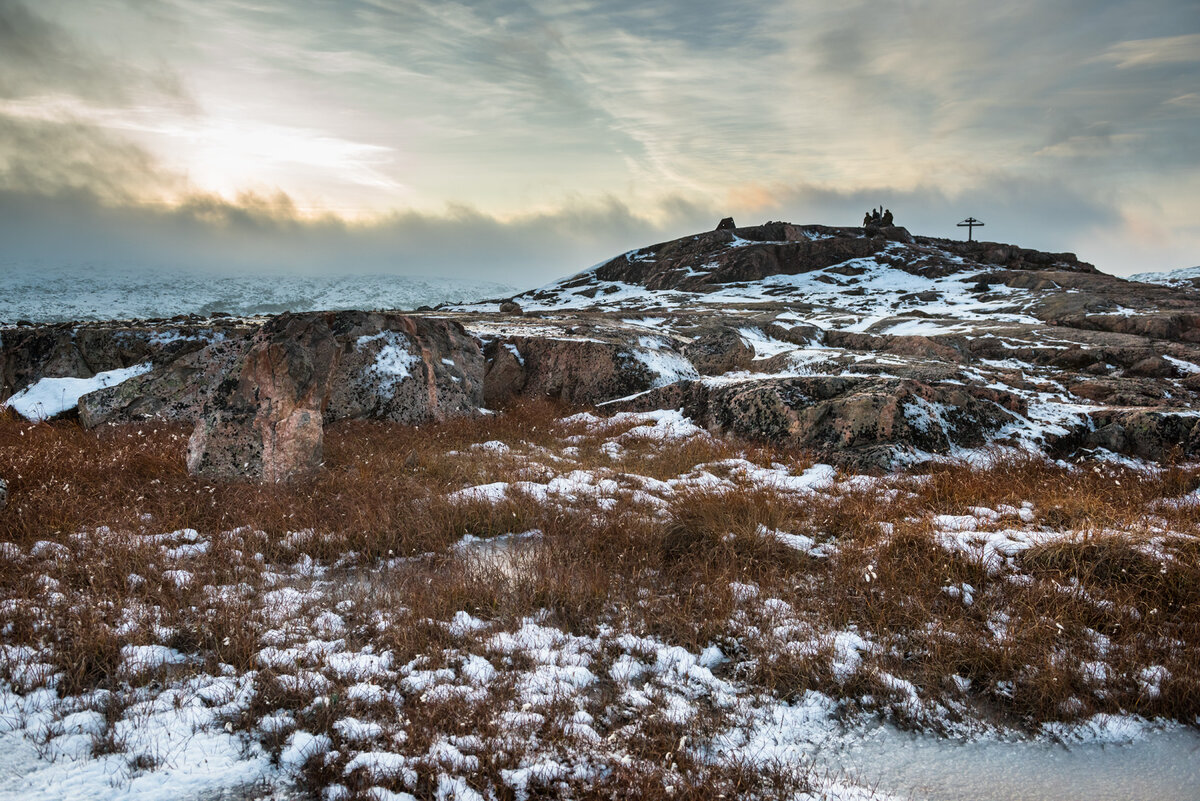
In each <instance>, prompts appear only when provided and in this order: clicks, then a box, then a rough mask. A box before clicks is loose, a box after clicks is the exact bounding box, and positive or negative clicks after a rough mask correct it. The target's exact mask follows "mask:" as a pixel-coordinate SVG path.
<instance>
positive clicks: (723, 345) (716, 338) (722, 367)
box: [683, 326, 754, 375]
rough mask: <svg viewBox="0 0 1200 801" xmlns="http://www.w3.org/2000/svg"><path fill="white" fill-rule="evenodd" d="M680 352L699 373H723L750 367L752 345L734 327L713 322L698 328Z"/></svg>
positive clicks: (752, 351) (752, 357) (752, 354)
mask: <svg viewBox="0 0 1200 801" xmlns="http://www.w3.org/2000/svg"><path fill="white" fill-rule="evenodd" d="M683 355H684V356H686V357H687V358H688V361H690V362H691V363H692V364H693V365H695V367H696V370H697V371H699V372H700V374H701V375H724V374H725V373H728V372H730V371H731V370H745V369H747V368H749V367H750V365H751V363H752V362H753V361H754V347H753V346H751V345H749V344H747V343H746V341H745V340H744V339H742V336H741V334H739V333H738V331H737V329H736V328H733V327H731V326H712V327H708V328H703V329H701V330H700V331H699V332H697V333H696V335H695V338H694V339H693V340H692V341H691V342H689V343H688V344H687V345H685V346H684V347H683Z"/></svg>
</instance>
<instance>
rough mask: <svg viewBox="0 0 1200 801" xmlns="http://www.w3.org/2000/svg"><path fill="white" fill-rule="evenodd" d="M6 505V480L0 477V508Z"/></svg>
mask: <svg viewBox="0 0 1200 801" xmlns="http://www.w3.org/2000/svg"><path fill="white" fill-rule="evenodd" d="M7 505H8V482H7V481H5V480H4V479H2V478H0V509H3V508H4V507H5V506H7Z"/></svg>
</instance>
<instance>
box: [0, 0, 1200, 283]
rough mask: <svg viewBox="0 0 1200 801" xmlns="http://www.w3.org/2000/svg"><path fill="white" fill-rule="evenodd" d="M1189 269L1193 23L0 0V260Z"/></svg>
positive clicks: (1018, 2)
mask: <svg viewBox="0 0 1200 801" xmlns="http://www.w3.org/2000/svg"><path fill="white" fill-rule="evenodd" d="M880 203H882V204H884V205H886V206H889V207H890V208H891V209H892V210H893V211H894V212H895V214H896V217H897V221H898V222H899V223H901V224H904V225H907V226H908V227H909V228H910V230H912V231H913V232H914V233H918V234H926V235H932V236H959V235H960V234H961V229H956V228H955V226H954V223H956V222H958V221H959V220H961V219H962V218H964V217H966V216H968V215H974V216H975V217H978V218H981V219H983V220H985V221H986V223H987V227H986V228H985V229H984V231H983V233H985V234H986V237H985V238H989V239H996V240H999V241H1005V242H1014V243H1017V244H1020V245H1024V246H1029V247H1037V248H1040V249H1045V250H1071V251H1075V252H1077V253H1078V254H1079V255H1080V256H1081V257H1082V258H1084V259H1086V260H1088V261H1091V262H1093V263H1095V264H1096V265H1097V266H1099V267H1100V268H1101V269H1104V270H1107V271H1109V272H1115V273H1119V274H1124V273H1131V272H1135V271H1139V270H1161V269H1175V268H1180V267H1190V266H1193V265H1196V264H1200V3H1197V2H1195V0H1173V1H1171V2H1168V1H1167V0H1128V1H1126V2H1103V1H1102V0H1054V2H1047V0H1005V1H1004V2H995V0H986V1H983V2H977V1H976V0H897V1H896V2H879V0H874V2H856V0H774V1H771V0H753V1H751V0H739V2H729V0H721V1H720V2H710V1H709V0H660V1H659V2H645V1H644V0H643V1H641V2H634V1H633V0H610V1H609V2H599V1H598V0H597V1H593V0H558V1H554V0H497V1H496V2H477V3H455V2H410V1H409V0H338V2H333V0H0V263H2V264H9V265H12V264H17V263H36V264H40V265H44V266H47V267H54V266H58V265H61V264H81V263H133V264H140V265H146V266H153V267H161V268H171V267H182V268H192V269H194V268H199V267H211V266H222V267H234V268H237V269H246V268H249V267H255V268H257V267H264V268H265V267H274V268H287V269H296V270H320V271H326V272H333V271H340V272H349V273H364V272H379V271H381V270H391V271H396V272H401V273H410V274H421V275H463V276H473V277H480V278H489V279H493V280H497V281H502V282H506V283H512V284H517V285H532V284H536V283H541V282H544V281H546V280H549V279H552V278H554V277H557V276H559V275H562V274H565V273H569V272H574V271H577V270H578V269H580V268H582V267H585V266H587V265H589V264H591V263H593V262H595V261H598V260H600V259H602V258H605V257H608V256H611V255H613V254H615V253H617V252H620V251H623V250H627V249H629V248H632V247H635V246H639V245H643V244H649V243H651V242H654V241H659V240H662V239H665V238H670V237H675V236H679V235H683V234H686V233H690V232H694V231H697V230H703V229H707V228H711V227H713V226H714V225H715V224H716V222H717V220H718V219H719V218H720V217H723V216H726V215H733V216H735V217H736V218H737V220H738V222H739V223H741V224H751V223H757V222H762V221H765V220H768V219H785V220H791V221H793V222H799V223H808V222H813V223H826V224H844V225H855V224H858V223H859V222H861V219H862V213H863V211H864V210H865V209H866V208H867V207H869V206H872V205H876V204H880Z"/></svg>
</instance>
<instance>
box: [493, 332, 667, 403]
mask: <svg viewBox="0 0 1200 801" xmlns="http://www.w3.org/2000/svg"><path fill="white" fill-rule="evenodd" d="M637 350H638V349H637V348H636V347H635V346H634V345H633V343H632V342H629V341H625V342H620V341H618V342H606V341H599V340H592V339H560V338H551V337H532V336H518V337H507V338H505V339H502V340H498V341H495V342H490V343H489V344H488V346H487V350H486V351H485V354H486V357H487V374H486V375H485V377H484V393H483V394H484V403H485V404H486V405H487V407H488V408H503V407H504V406H505V405H506V404H508V403H510V402H511V401H512V400H513V399H514V398H515V397H517V396H518V395H524V396H529V397H550V398H556V399H559V400H563V401H566V402H567V403H570V404H574V405H580V406H590V405H593V404H596V403H601V402H603V401H607V400H612V399H613V398H622V397H625V396H626V395H632V394H633V393H635V392H643V391H645V390H647V389H650V387H652V386H653V385H654V382H655V381H656V380H657V379H658V378H659V375H658V374H657V373H656V372H655V371H654V370H652V369H650V367H649V366H648V365H647V364H646V363H645V361H643V360H640V359H638V358H637V356H636V353H637Z"/></svg>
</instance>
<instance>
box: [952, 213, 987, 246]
mask: <svg viewBox="0 0 1200 801" xmlns="http://www.w3.org/2000/svg"><path fill="white" fill-rule="evenodd" d="M958 227H959V228H966V229H967V241H968V242H970V241H972V240H971V234H972V233H974V232H975V229H976V228H982V227H983V223H981V222H980V221H979V220H977V219H975V218H974V217H968V218H967V219H965V220H963V221H962V222H960V223H959V224H958Z"/></svg>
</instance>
